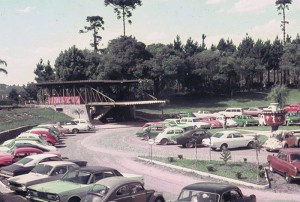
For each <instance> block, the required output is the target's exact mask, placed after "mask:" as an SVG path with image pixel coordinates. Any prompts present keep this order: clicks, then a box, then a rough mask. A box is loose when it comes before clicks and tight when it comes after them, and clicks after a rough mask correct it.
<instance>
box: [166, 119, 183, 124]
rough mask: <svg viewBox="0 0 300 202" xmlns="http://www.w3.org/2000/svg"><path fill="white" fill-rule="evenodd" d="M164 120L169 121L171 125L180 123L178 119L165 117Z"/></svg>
mask: <svg viewBox="0 0 300 202" xmlns="http://www.w3.org/2000/svg"><path fill="white" fill-rule="evenodd" d="M164 122H167V123H169V124H170V125H171V126H176V125H178V124H180V119H165V120H164Z"/></svg>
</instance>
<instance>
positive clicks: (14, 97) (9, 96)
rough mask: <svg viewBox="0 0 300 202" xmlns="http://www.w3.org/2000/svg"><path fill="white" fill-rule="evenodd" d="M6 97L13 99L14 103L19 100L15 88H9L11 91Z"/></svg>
mask: <svg viewBox="0 0 300 202" xmlns="http://www.w3.org/2000/svg"><path fill="white" fill-rule="evenodd" d="M8 99H10V100H12V101H14V102H15V103H17V102H18V101H19V94H18V92H17V90H16V89H15V88H13V89H11V91H10V92H9V94H8Z"/></svg>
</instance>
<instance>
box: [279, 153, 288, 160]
mask: <svg viewBox="0 0 300 202" xmlns="http://www.w3.org/2000/svg"><path fill="white" fill-rule="evenodd" d="M280 159H281V160H283V161H287V155H286V154H283V153H282V154H281V156H280Z"/></svg>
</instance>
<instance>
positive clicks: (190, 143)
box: [185, 142, 194, 148]
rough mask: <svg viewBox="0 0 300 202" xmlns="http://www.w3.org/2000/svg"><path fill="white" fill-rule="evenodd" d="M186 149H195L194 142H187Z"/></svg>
mask: <svg viewBox="0 0 300 202" xmlns="http://www.w3.org/2000/svg"><path fill="white" fill-rule="evenodd" d="M185 147H186V148H193V147H194V143H192V142H187V143H186V144H185Z"/></svg>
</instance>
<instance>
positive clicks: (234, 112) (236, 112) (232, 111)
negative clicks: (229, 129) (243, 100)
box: [218, 107, 243, 117]
mask: <svg viewBox="0 0 300 202" xmlns="http://www.w3.org/2000/svg"><path fill="white" fill-rule="evenodd" d="M218 114H219V115H221V116H224V115H225V116H226V117H235V116H240V115H243V109H242V108H238V107H233V108H227V109H225V111H220V112H219V113H218Z"/></svg>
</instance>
